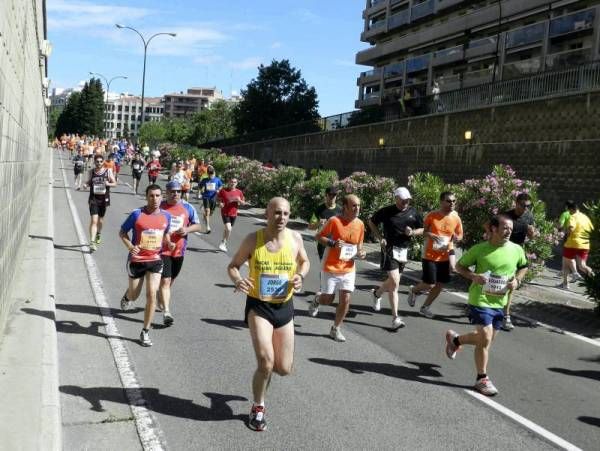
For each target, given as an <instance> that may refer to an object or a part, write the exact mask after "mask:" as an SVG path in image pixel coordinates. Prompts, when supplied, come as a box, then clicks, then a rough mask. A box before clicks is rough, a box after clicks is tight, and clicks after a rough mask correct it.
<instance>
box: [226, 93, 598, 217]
mask: <svg viewBox="0 0 600 451" xmlns="http://www.w3.org/2000/svg"><path fill="white" fill-rule="evenodd" d="M598 124H600V93H591V94H587V95H580V96H573V97H564V98H557V99H553V100H545V101H538V102H530V103H523V104H517V105H507V106H501V107H495V108H485V109H480V110H474V111H467V112H461V113H452V114H446V115H433V116H427V117H421V118H414V119H403V120H398V121H392V122H384V123H378V124H371V125H365V126H360V127H352V128H347V129H341V130H337V131H332V132H322V133H312V134H308V135H301V136H294V137H289V138H281V139H274V140H269V141H262V142H256V143H250V144H240V145H232V146H227V147H224V148H223V149H224V151H225V152H227V153H230V154H237V155H243V156H246V157H249V158H253V159H257V160H261V161H268V160H273V161H274V162H280V161H285V162H286V163H287V164H291V165H297V166H303V167H305V168H306V169H309V168H313V167H319V166H320V165H322V166H323V167H324V168H326V169H335V170H337V171H338V173H339V174H340V176H346V175H348V174H349V173H351V172H354V171H361V170H366V171H368V172H371V173H374V174H378V175H383V176H387V177H394V178H395V179H396V180H397V181H398V183H400V184H405V183H406V181H407V177H408V176H409V175H411V174H414V173H415V172H431V173H433V174H436V175H439V176H441V177H442V178H443V179H444V180H446V181H447V182H452V183H454V182H460V181H462V180H465V179H468V178H473V177H479V176H483V175H486V174H488V173H489V172H490V171H491V169H492V167H493V166H494V165H495V164H501V163H502V164H509V165H511V166H513V167H514V168H515V170H516V171H517V175H518V176H519V177H521V178H526V179H531V180H535V181H537V182H539V183H540V184H541V186H540V194H541V197H542V199H543V200H545V201H546V203H547V204H548V209H549V211H550V213H551V214H556V213H558V212H559V211H560V210H561V209H562V206H563V203H564V200H565V199H574V200H575V201H578V202H584V201H589V200H593V199H600V164H599V161H600V127H599V126H598ZM466 130H471V131H472V132H473V140H472V142H471V143H466V141H465V138H464V132H465V131H466ZM379 138H384V140H385V146H384V147H379V146H378V142H379Z"/></svg>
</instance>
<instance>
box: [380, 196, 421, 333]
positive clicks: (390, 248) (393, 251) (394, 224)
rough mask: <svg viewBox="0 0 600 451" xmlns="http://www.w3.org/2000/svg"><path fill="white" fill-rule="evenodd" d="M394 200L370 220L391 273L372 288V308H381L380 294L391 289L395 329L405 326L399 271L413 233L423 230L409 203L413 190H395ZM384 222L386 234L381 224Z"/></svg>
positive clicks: (384, 264) (417, 214) (383, 260)
mask: <svg viewBox="0 0 600 451" xmlns="http://www.w3.org/2000/svg"><path fill="white" fill-rule="evenodd" d="M394 200H395V204H394V205H390V206H388V207H384V208H382V209H381V210H379V211H377V212H376V213H375V214H374V215H373V217H372V218H371V219H370V220H369V228H370V229H371V231H372V232H373V235H374V236H375V238H377V239H378V240H379V243H380V244H381V259H382V261H381V269H382V270H383V271H387V274H388V277H387V279H386V280H385V282H383V284H382V285H380V286H379V287H378V288H377V289H374V290H373V309H374V310H375V311H376V312H378V311H379V310H380V309H381V296H382V295H383V293H385V292H386V291H387V292H388V293H389V298H390V307H391V310H392V329H393V330H397V329H399V328H400V327H404V322H403V321H402V318H400V316H399V315H398V287H399V286H400V273H401V272H402V271H404V265H405V264H406V262H407V261H408V248H409V246H410V240H411V237H413V236H415V235H422V234H423V218H422V217H421V215H420V214H419V213H417V211H416V210H415V209H414V208H413V207H411V206H410V200H411V196H410V192H409V191H408V190H407V189H406V188H404V187H400V188H397V189H396V190H395V191H394ZM380 224H383V237H382V236H381V232H380V230H379V225H380Z"/></svg>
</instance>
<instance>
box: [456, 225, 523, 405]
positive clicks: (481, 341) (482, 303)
mask: <svg viewBox="0 0 600 451" xmlns="http://www.w3.org/2000/svg"><path fill="white" fill-rule="evenodd" d="M489 224H490V230H491V234H490V238H489V240H488V241H484V242H482V243H479V244H476V245H475V246H473V247H472V248H471V249H469V250H468V251H467V252H466V253H465V254H463V256H462V257H461V259H460V260H459V261H458V264H457V265H456V272H457V273H459V274H460V275H462V276H463V277H465V278H467V279H469V280H471V282H472V283H471V286H470V287H469V320H470V321H471V324H474V325H475V326H476V329H475V330H474V331H473V332H471V333H468V334H465V335H460V336H459V335H458V334H457V333H456V332H454V331H453V330H448V331H446V355H447V356H448V357H449V358H450V359H454V358H455V357H456V351H458V350H459V349H460V347H461V345H472V346H475V367H476V370H477V381H476V383H475V387H474V388H475V390H477V391H478V392H480V393H481V394H484V395H487V396H493V395H495V394H497V393H498V390H497V389H496V387H495V386H494V384H492V381H491V380H490V379H489V378H488V377H487V364H488V360H489V351H490V347H491V345H492V342H493V341H494V338H495V337H496V334H497V332H498V330H499V329H500V328H501V326H502V320H503V319H504V310H503V308H504V306H505V305H506V303H507V301H508V292H509V290H516V289H517V288H518V287H519V285H520V284H521V282H522V281H523V278H524V277H525V274H526V273H527V258H526V257H525V252H524V251H523V248H522V247H521V246H519V245H518V244H515V243H513V242H511V241H510V235H511V233H512V228H513V221H512V220H511V219H510V218H509V217H507V216H504V215H498V216H495V217H493V218H492V219H491V220H490V223H489ZM473 266H474V267H475V270H474V271H471V270H470V269H469V268H470V267H473Z"/></svg>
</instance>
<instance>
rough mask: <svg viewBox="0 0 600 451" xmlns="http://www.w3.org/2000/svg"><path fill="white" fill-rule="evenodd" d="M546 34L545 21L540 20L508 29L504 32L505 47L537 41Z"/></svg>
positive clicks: (540, 40) (519, 45) (509, 47)
mask: <svg viewBox="0 0 600 451" xmlns="http://www.w3.org/2000/svg"><path fill="white" fill-rule="evenodd" d="M545 34H546V22H540V23H536V24H533V25H529V26H527V27H523V28H519V29H517V30H513V31H510V32H508V33H507V34H506V48H507V49H511V48H514V47H521V46H523V45H529V44H534V43H536V42H539V43H540V44H541V42H542V39H544V36H545Z"/></svg>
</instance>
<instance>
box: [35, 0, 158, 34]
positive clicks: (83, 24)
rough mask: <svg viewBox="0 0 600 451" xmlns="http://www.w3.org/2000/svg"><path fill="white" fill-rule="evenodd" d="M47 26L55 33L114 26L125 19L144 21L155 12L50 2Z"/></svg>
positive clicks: (57, 0) (67, 0) (69, 0)
mask: <svg viewBox="0 0 600 451" xmlns="http://www.w3.org/2000/svg"><path fill="white" fill-rule="evenodd" d="M47 9H48V26H49V27H50V28H51V29H55V30H56V31H61V30H62V29H67V30H68V29H73V28H89V27H95V26H114V24H115V23H119V22H120V21H122V20H124V18H126V20H127V21H129V22H136V21H139V20H141V19H144V18H146V17H148V16H150V15H152V14H154V13H155V11H153V10H150V9H147V8H135V7H130V6H117V5H109V4H96V3H91V2H85V1H73V0H52V1H50V2H48V5H47Z"/></svg>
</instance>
